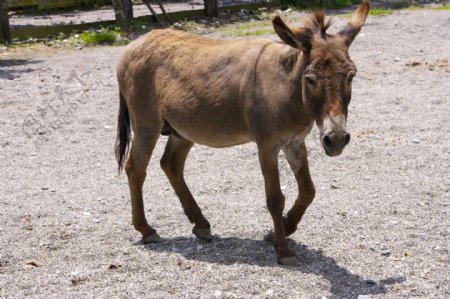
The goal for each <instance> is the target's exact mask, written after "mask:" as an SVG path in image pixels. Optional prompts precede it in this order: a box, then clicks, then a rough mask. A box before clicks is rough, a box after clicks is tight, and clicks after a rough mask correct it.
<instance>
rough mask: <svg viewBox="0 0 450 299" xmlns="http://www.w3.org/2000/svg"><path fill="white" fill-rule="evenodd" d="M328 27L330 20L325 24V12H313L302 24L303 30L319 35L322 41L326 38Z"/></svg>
mask: <svg viewBox="0 0 450 299" xmlns="http://www.w3.org/2000/svg"><path fill="white" fill-rule="evenodd" d="M330 26H331V18H328V20H327V22H325V12H324V11H323V10H319V11H316V12H314V13H313V14H312V15H311V16H310V18H309V19H308V20H306V21H305V23H304V27H305V28H307V29H309V30H311V31H312V32H314V33H319V34H320V36H321V37H322V38H324V39H326V37H327V34H326V31H327V29H328V28H330Z"/></svg>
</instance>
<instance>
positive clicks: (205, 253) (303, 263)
mask: <svg viewBox="0 0 450 299" xmlns="http://www.w3.org/2000/svg"><path fill="white" fill-rule="evenodd" d="M135 245H139V243H136V244H135ZM289 245H290V248H292V249H293V250H294V251H295V252H296V253H297V258H298V264H297V266H296V267H286V266H280V265H278V264H277V262H276V256H275V254H274V251H273V247H272V245H271V244H270V243H269V242H267V241H266V240H252V239H247V238H245V239H243V238H219V237H217V236H215V237H214V240H213V241H212V242H209V243H205V242H202V241H199V240H197V239H196V238H193V237H192V238H185V237H177V238H172V239H163V240H162V242H161V243H157V244H149V245H145V249H146V250H149V251H154V252H172V253H174V254H181V255H182V256H184V257H185V258H186V259H187V260H195V261H202V262H208V263H216V264H222V265H232V264H248V265H257V266H261V267H282V268H284V269H286V270H289V271H299V272H301V273H304V274H314V275H318V276H321V277H323V278H324V279H326V280H328V281H329V282H330V284H331V289H330V292H331V293H332V295H333V297H334V298H355V295H356V296H357V295H359V294H367V295H377V294H385V293H386V292H387V289H386V285H392V284H397V283H401V282H404V281H405V280H406V279H405V277H387V278H385V279H382V280H380V281H378V282H376V281H373V280H371V279H364V278H363V277H361V276H359V275H355V274H353V273H352V272H351V271H349V270H348V269H346V268H344V267H342V266H340V265H338V264H337V263H336V261H335V260H334V259H333V258H332V257H328V256H326V255H324V254H323V253H321V252H320V251H319V250H316V249H311V248H308V247H307V246H306V245H303V244H300V243H297V242H295V241H294V240H292V239H289Z"/></svg>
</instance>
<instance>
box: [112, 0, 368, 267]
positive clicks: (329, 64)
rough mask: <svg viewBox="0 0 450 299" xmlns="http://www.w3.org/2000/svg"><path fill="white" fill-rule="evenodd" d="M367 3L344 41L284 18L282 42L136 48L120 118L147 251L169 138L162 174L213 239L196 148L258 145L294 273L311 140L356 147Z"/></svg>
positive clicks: (315, 25)
mask: <svg viewBox="0 0 450 299" xmlns="http://www.w3.org/2000/svg"><path fill="white" fill-rule="evenodd" d="M369 9H370V5H369V1H367V0H366V2H364V3H363V4H362V5H361V6H360V7H358V9H357V10H356V13H355V14H354V16H353V18H352V19H351V20H350V22H349V23H348V24H347V25H346V26H345V28H344V29H342V30H341V31H340V32H339V33H338V34H336V35H330V34H327V33H326V30H327V28H328V27H329V25H330V22H327V23H325V20H324V19H325V16H324V14H323V13H322V12H317V13H315V14H314V15H313V16H312V17H311V18H310V20H309V21H307V22H305V24H304V26H303V27H300V28H291V27H289V26H287V25H286V24H285V23H284V22H283V20H282V19H281V18H280V17H279V16H276V17H274V19H273V21H272V22H273V27H274V28H275V31H276V33H277V34H278V36H279V37H280V38H281V40H282V42H276V41H272V40H268V39H242V40H235V41H226V40H212V39H208V38H204V37H200V36H196V35H192V34H188V33H184V32H180V31H174V30H170V29H167V30H154V31H152V32H151V33H149V34H146V35H144V36H142V37H141V38H139V39H137V40H136V41H134V42H132V43H131V44H129V45H128V46H127V47H126V49H125V50H124V53H123V55H122V57H121V59H120V62H119V65H118V67H117V77H118V81H119V88H120V109H119V119H118V134H117V135H118V136H117V143H116V157H117V160H118V163H119V171H120V170H121V169H122V167H123V164H124V161H125V158H126V156H127V153H128V146H129V141H130V139H131V136H130V135H131V130H130V124H131V128H132V129H133V132H134V138H133V140H132V146H131V150H130V154H129V158H128V161H127V163H126V166H125V170H126V173H127V175H128V181H129V185H130V193H131V204H132V215H133V218H132V220H133V225H134V227H135V228H136V230H138V231H139V232H140V233H141V234H142V236H143V242H144V243H149V242H157V241H158V240H159V239H160V237H159V235H158V233H157V232H156V231H155V230H154V229H153V228H152V227H151V226H150V225H149V224H148V223H147V220H146V219H145V213H144V204H143V198H142V185H143V183H144V180H145V176H146V168H147V165H148V162H149V160H150V157H151V155H152V152H153V149H154V147H155V144H156V141H157V140H158V137H159V135H160V134H163V135H170V136H169V139H168V142H167V145H166V148H165V152H164V155H163V157H162V159H161V167H162V169H163V170H164V172H165V173H166V175H167V177H168V178H169V181H170V184H171V185H172V186H173V188H174V189H175V192H176V194H177V195H178V197H179V199H180V201H181V204H182V206H183V209H184V212H185V213H186V215H187V217H188V219H189V221H190V222H192V223H194V228H193V233H194V234H195V235H196V236H197V237H199V238H201V239H205V240H211V230H210V224H209V222H208V220H206V219H205V217H204V216H203V214H202V212H201V210H200V208H199V206H198V205H197V203H196V202H195V200H194V198H193V196H192V194H191V192H190V191H189V189H188V187H187V186H186V182H185V180H184V177H183V170H184V164H185V161H186V157H187V155H188V153H189V150H190V149H191V147H192V145H193V143H198V144H204V145H208V146H212V147H228V146H233V145H237V144H242V143H246V142H250V141H254V142H256V144H257V147H258V153H259V161H260V164H261V170H262V173H263V176H264V181H265V192H266V200H267V207H268V209H269V211H270V214H271V216H272V219H273V224H274V246H275V250H276V253H277V255H278V262H279V263H281V264H285V265H292V264H294V263H295V262H296V259H295V253H294V252H293V251H291V250H290V249H289V247H288V243H287V240H286V236H289V235H291V234H292V233H294V232H295V230H296V229H297V225H298V223H299V221H300V219H301V218H302V215H303V213H304V212H305V210H306V208H307V207H308V206H309V204H310V203H311V202H312V200H313V198H314V194H315V189H314V185H313V182H312V180H311V177H310V173H309V169H308V160H307V151H306V148H305V143H304V140H305V137H306V135H307V134H308V133H309V132H310V130H311V128H312V126H313V124H314V122H315V123H316V124H317V126H318V127H319V129H320V141H321V144H322V146H323V148H324V149H325V152H326V154H327V155H329V156H336V155H339V154H341V153H342V150H343V148H344V147H345V145H347V144H348V143H349V141H350V135H349V133H348V132H347V131H346V129H345V125H346V120H347V107H348V104H349V102H350V97H351V90H352V87H351V83H352V79H353V77H354V76H355V74H356V67H355V64H354V63H353V62H352V60H351V59H350V57H349V54H348V49H349V46H350V44H351V43H352V41H353V39H354V38H355V36H356V35H357V34H358V32H359V31H360V29H361V27H362V26H363V24H364V22H365V19H366V17H367V14H368V12H369ZM280 150H283V151H284V153H285V155H286V158H287V160H288V162H289V165H290V167H291V169H292V171H293V172H294V174H295V177H296V180H297V183H298V188H299V195H298V198H297V200H296V201H295V204H294V206H293V207H292V208H291V209H290V210H289V212H288V213H287V215H286V216H284V217H283V210H284V206H285V200H284V196H283V193H282V192H281V189H280V180H279V173H278V161H277V160H278V154H279V152H280Z"/></svg>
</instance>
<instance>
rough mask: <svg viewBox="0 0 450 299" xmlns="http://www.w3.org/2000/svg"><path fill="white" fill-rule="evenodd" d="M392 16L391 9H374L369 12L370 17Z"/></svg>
mask: <svg viewBox="0 0 450 299" xmlns="http://www.w3.org/2000/svg"><path fill="white" fill-rule="evenodd" d="M391 14H392V10H391V9H389V8H382V7H374V8H371V9H370V11H369V15H370V16H388V15H391Z"/></svg>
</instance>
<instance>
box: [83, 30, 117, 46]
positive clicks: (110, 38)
mask: <svg viewBox="0 0 450 299" xmlns="http://www.w3.org/2000/svg"><path fill="white" fill-rule="evenodd" d="M119 34H120V30H117V29H116V28H102V29H100V30H90V31H85V32H82V33H81V34H80V35H79V36H80V37H79V39H80V40H81V42H82V43H83V44H85V45H97V44H114V42H115V41H116V40H117V37H118V36H119Z"/></svg>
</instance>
